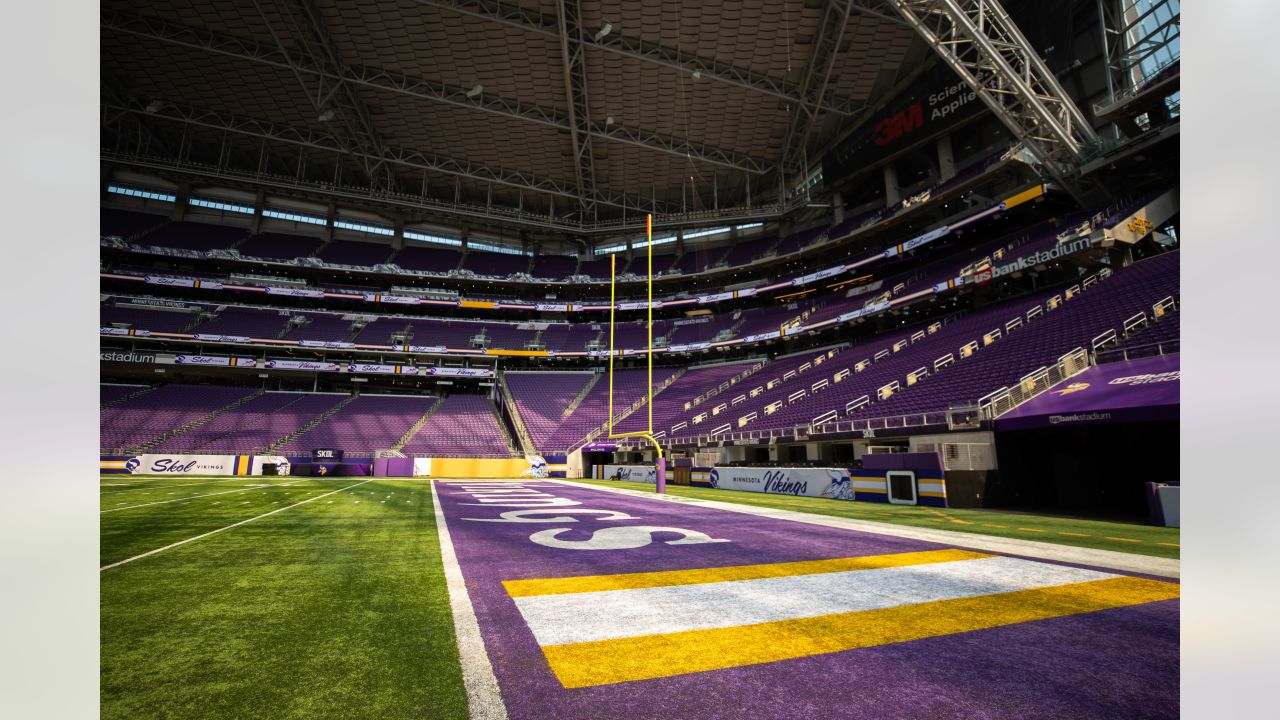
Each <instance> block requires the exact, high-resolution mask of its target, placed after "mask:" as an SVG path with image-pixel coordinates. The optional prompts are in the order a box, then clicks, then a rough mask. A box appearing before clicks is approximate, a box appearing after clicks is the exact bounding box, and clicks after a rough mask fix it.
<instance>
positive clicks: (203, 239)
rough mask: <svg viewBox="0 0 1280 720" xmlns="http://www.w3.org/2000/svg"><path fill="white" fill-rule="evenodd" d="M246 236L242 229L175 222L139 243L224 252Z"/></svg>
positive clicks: (246, 233)
mask: <svg viewBox="0 0 1280 720" xmlns="http://www.w3.org/2000/svg"><path fill="white" fill-rule="evenodd" d="M248 234H249V231H248V230H246V229H244V228H237V227H228V226H226V225H210V224H208V223H198V222H175V223H169V224H168V225H165V226H164V227H161V228H158V229H156V230H154V231H152V232H151V233H150V234H148V235H147V236H145V237H144V238H143V239H142V240H140V241H139V242H140V243H142V244H143V245H154V246H156V247H166V248H175V249H179V250H226V249H227V248H229V247H231V246H232V245H235V244H236V243H237V242H238V241H239V240H241V239H242V238H243V237H244V236H245V235H248Z"/></svg>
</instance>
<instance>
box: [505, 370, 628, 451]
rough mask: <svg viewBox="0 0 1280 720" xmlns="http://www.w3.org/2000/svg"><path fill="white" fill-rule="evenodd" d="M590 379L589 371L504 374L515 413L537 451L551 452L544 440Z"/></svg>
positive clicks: (591, 376) (554, 428) (592, 375)
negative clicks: (517, 413)
mask: <svg viewBox="0 0 1280 720" xmlns="http://www.w3.org/2000/svg"><path fill="white" fill-rule="evenodd" d="M594 376H595V374H594V373H590V372H563V373H560V372H509V373H507V374H506V376H505V377H506V384H507V389H508V390H510V392H511V399H512V400H513V401H514V402H515V405H516V411H517V412H519V413H520V418H521V420H523V421H524V426H525V429H527V430H528V431H529V436H530V437H531V438H532V439H533V444H534V446H535V447H537V448H538V450H539V451H543V452H549V451H551V450H554V449H555V448H552V447H551V446H550V445H548V441H549V440H550V438H551V437H552V436H553V435H554V434H555V432H556V430H557V429H558V428H559V427H560V425H561V423H562V421H563V420H564V411H565V410H566V409H568V407H569V404H570V403H572V402H573V399H574V398H575V397H577V396H578V393H580V392H582V389H583V388H584V387H586V386H587V383H589V382H591V378H593V377H594ZM606 382H607V380H606Z"/></svg>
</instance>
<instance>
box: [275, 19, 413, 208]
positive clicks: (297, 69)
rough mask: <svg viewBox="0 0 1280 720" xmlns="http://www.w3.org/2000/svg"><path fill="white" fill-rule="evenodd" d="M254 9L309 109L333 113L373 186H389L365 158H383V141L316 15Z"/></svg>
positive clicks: (374, 164) (386, 177) (382, 172)
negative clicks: (278, 21) (289, 43)
mask: <svg viewBox="0 0 1280 720" xmlns="http://www.w3.org/2000/svg"><path fill="white" fill-rule="evenodd" d="M263 2H272V4H273V6H274V7H275V8H276V9H277V10H278V12H279V14H280V16H281V17H282V18H283V19H284V22H285V24H286V27H285V28H283V30H287V31H288V33H289V37H290V38H291V39H292V40H293V43H294V45H295V46H296V48H297V49H296V50H295V51H292V52H291V51H290V50H289V49H287V48H286V46H285V44H284V42H283V41H282V40H281V38H280V33H279V32H278V31H277V28H276V27H275V26H274V24H273V23H272V21H271V17H270V16H269V15H268V14H267V13H266V12H264V10H263ZM253 5H254V8H256V9H257V11H258V15H259V16H260V17H261V18H262V22H263V25H265V26H266V28H267V32H269V33H270V34H271V37H272V39H273V40H274V41H275V44H276V47H277V48H279V50H280V54H281V55H282V56H283V57H284V58H285V59H286V61H287V62H288V63H289V69H290V70H291V71H292V72H293V75H294V77H295V78H296V79H297V80H298V84H299V85H300V86H301V87H302V89H303V92H304V93H306V95H307V98H308V99H309V100H310V101H311V106H312V110H313V111H315V113H316V115H317V116H321V115H322V113H325V112H328V111H332V112H333V113H334V114H335V115H336V116H337V118H338V119H339V121H340V123H341V124H342V126H343V127H344V129H345V131H346V138H345V139H346V140H347V141H348V145H349V147H351V148H355V149H359V150H360V151H361V153H362V154H363V156H364V158H365V163H364V165H365V167H364V169H365V174H366V175H368V177H369V181H370V182H371V183H373V184H374V185H375V186H379V185H381V186H388V187H389V185H390V183H391V182H392V180H391V178H390V174H389V173H387V172H385V170H384V169H383V168H382V166H381V163H380V162H373V161H369V160H368V158H369V157H379V156H381V155H382V154H383V153H382V142H381V140H380V138H379V136H378V132H377V130H375V129H374V127H373V121H372V120H371V119H370V117H369V112H368V110H367V109H366V107H365V105H364V103H363V102H362V101H361V100H360V97H359V95H358V94H357V93H356V91H355V88H353V87H352V86H351V85H350V84H349V83H347V82H345V81H344V80H343V79H342V78H343V77H344V76H345V74H346V66H345V65H344V64H343V62H342V58H341V55H340V53H339V52H338V50H337V48H336V47H335V46H334V44H333V40H332V38H330V36H329V32H328V30H327V29H326V28H325V26H324V20H323V19H322V18H321V17H320V12H319V11H318V10H317V9H316V8H315V6H314V5H312V3H311V0H274V1H273V0H253ZM310 68H318V69H320V70H321V71H322V72H317V73H311V72H307V69H310ZM335 78H336V79H335ZM326 122H327V121H326Z"/></svg>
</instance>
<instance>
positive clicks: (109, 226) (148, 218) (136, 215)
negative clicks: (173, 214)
mask: <svg viewBox="0 0 1280 720" xmlns="http://www.w3.org/2000/svg"><path fill="white" fill-rule="evenodd" d="M168 220H169V219H168V218H167V217H165V216H163V215H152V214H150V213H140V212H133V211H132V210H120V209H118V208H102V209H101V213H100V215H99V222H98V232H99V234H100V235H114V236H116V237H119V238H123V239H124V240H129V239H131V238H133V237H134V236H135V235H140V234H142V233H144V232H146V231H147V230H150V229H152V228H154V227H156V226H157V225H161V224H163V223H165V222H168Z"/></svg>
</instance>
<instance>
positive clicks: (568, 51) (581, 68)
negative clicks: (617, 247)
mask: <svg viewBox="0 0 1280 720" xmlns="http://www.w3.org/2000/svg"><path fill="white" fill-rule="evenodd" d="M556 14H557V20H558V21H559V26H560V62H561V64H562V65H563V70H564V86H565V95H566V96H567V97H568V98H569V128H570V131H569V138H570V140H571V142H572V143H573V159H574V163H573V168H574V172H576V173H577V178H578V187H579V188H581V189H582V193H583V194H582V197H581V198H580V200H581V202H582V209H583V212H584V214H589V213H591V211H592V210H593V209H594V208H593V207H592V204H593V201H592V200H591V197H592V195H593V194H594V193H595V187H596V180H595V177H596V174H595V156H594V155H593V154H592V152H591V106H590V103H588V102H587V72H586V63H585V59H584V57H583V56H584V53H583V50H582V41H581V40H582V16H581V14H580V13H579V7H578V0H558V2H557V3H556Z"/></svg>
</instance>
